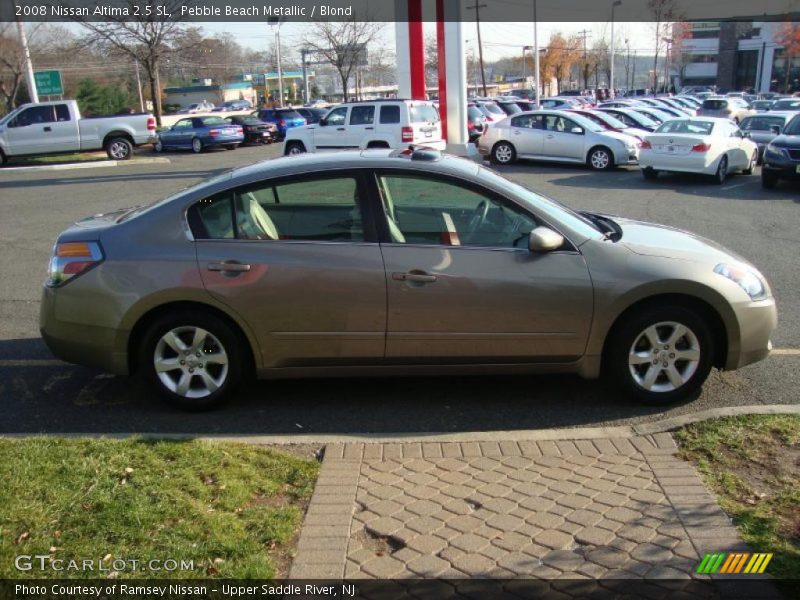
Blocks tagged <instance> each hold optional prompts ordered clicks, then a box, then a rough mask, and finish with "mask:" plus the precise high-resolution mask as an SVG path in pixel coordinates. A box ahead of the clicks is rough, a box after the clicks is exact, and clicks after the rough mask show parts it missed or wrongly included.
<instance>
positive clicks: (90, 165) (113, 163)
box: [0, 158, 170, 173]
mask: <svg viewBox="0 0 800 600" xmlns="http://www.w3.org/2000/svg"><path fill="white" fill-rule="evenodd" d="M169 163H170V160H169V159H168V158H132V159H131V160H97V161H86V162H76V163H66V164H61V165H39V166H34V167H3V168H2V169H0V173H31V172H37V171H72V170H74V169H98V168H104V167H126V166H136V165H153V164H169Z"/></svg>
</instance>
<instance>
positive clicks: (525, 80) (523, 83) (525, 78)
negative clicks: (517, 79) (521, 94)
mask: <svg viewBox="0 0 800 600" xmlns="http://www.w3.org/2000/svg"><path fill="white" fill-rule="evenodd" d="M532 49H533V46H523V47H522V86H523V88H524V87H525V86H526V85H527V83H528V78H527V73H526V72H527V70H528V68H527V67H528V66H527V65H526V64H525V56H526V55H525V53H526V52H527V51H528V50H532Z"/></svg>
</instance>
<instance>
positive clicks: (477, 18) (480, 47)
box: [467, 0, 488, 96]
mask: <svg viewBox="0 0 800 600" xmlns="http://www.w3.org/2000/svg"><path fill="white" fill-rule="evenodd" d="M482 8H486V5H485V4H478V0H475V6H468V7H467V10H474V11H475V26H476V27H477V29H478V61H479V62H480V68H481V86H483V95H484V96H487V95H488V94H487V93H486V73H484V71H483V44H482V43H481V9H482Z"/></svg>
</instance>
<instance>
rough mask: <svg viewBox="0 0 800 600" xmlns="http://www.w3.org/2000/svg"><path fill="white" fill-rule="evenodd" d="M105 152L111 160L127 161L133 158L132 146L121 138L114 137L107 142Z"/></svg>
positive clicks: (128, 141)
mask: <svg viewBox="0 0 800 600" xmlns="http://www.w3.org/2000/svg"><path fill="white" fill-rule="evenodd" d="M105 150H106V154H107V155H108V158H110V159H111V160H128V159H129V158H130V157H131V156H133V144H131V142H130V140H126V139H125V138H123V137H115V138H111V139H110V140H108V141H107V142H106V148H105Z"/></svg>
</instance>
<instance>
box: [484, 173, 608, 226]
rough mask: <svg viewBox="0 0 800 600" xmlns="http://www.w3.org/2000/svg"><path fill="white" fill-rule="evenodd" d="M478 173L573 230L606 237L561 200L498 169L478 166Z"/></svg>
mask: <svg viewBox="0 0 800 600" xmlns="http://www.w3.org/2000/svg"><path fill="white" fill-rule="evenodd" d="M478 173H479V175H480V176H481V177H482V178H484V179H486V180H487V181H490V182H491V183H493V184H495V185H496V186H497V187H499V188H501V189H502V190H503V191H504V192H507V193H509V194H511V195H513V196H516V197H518V198H521V199H522V200H523V201H525V202H526V203H527V204H529V205H530V206H532V207H535V208H539V209H541V210H544V211H545V212H546V213H547V214H548V215H551V216H552V217H553V220H555V221H557V222H560V223H563V224H564V225H566V226H567V227H569V228H570V229H572V230H573V231H576V232H578V233H579V234H581V235H583V236H585V237H588V238H592V239H598V240H599V239H603V238H604V237H605V236H604V235H603V232H602V231H600V229H599V228H598V227H597V226H596V225H594V224H593V223H592V222H591V221H590V220H589V219H587V218H586V217H584V216H583V215H581V214H579V213H577V212H575V211H574V210H572V209H571V208H569V207H567V206H565V205H563V204H561V203H560V202H558V201H556V200H553V199H552V198H548V197H547V196H543V195H541V194H539V193H538V192H534V191H533V190H530V189H528V188H527V187H525V186H524V185H521V184H519V183H516V182H515V181H511V180H510V179H506V178H505V177H503V176H502V175H500V174H499V173H497V172H496V171H493V170H492V169H489V168H487V167H483V166H481V167H478Z"/></svg>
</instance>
